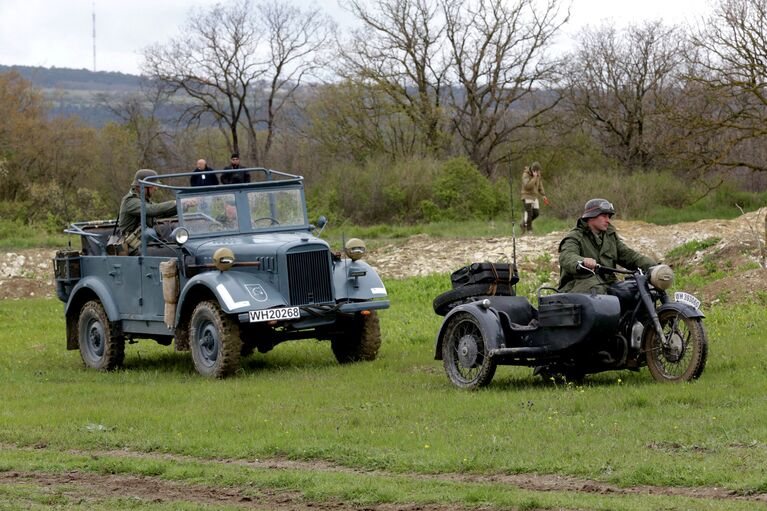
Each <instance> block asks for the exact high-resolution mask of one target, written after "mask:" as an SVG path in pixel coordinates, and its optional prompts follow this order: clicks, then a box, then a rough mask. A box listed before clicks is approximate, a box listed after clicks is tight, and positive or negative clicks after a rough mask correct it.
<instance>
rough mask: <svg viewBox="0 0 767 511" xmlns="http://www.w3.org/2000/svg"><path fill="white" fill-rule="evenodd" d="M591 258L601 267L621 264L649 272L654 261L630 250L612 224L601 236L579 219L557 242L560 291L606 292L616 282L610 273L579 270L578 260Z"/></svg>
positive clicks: (630, 268) (612, 266) (615, 278)
mask: <svg viewBox="0 0 767 511" xmlns="http://www.w3.org/2000/svg"><path fill="white" fill-rule="evenodd" d="M587 257H590V258H592V259H594V260H595V261H596V262H597V263H598V264H600V265H602V266H609V267H611V268H615V267H617V266H622V267H624V268H627V269H629V270H635V269H637V268H642V269H643V270H644V271H648V268H649V267H650V266H654V265H655V264H657V263H656V262H655V261H653V260H652V259H650V258H649V257H646V256H643V255H642V254H640V253H639V252H636V251H635V250H632V249H630V248H629V247H628V246H626V244H625V243H623V241H622V240H621V239H620V237H619V236H618V233H617V232H616V231H615V229H614V228H613V226H612V225H611V226H609V227H608V228H607V231H605V232H603V233H602V234H601V235H600V236H597V235H595V234H594V233H593V232H591V229H589V226H588V224H587V223H586V220H584V219H579V220H578V223H577V224H576V226H575V228H574V229H573V230H571V231H570V232H569V233H568V234H567V236H565V238H564V239H563V240H562V241H561V242H560V243H559V273H560V281H559V291H560V292H562V293H589V292H590V290H591V288H592V287H595V288H596V292H597V293H605V292H607V287H608V286H609V285H610V284H612V283H613V282H615V281H617V280H618V279H617V277H616V276H615V275H613V274H607V275H592V274H591V273H589V272H585V271H582V270H581V271H578V269H577V268H578V261H583V260H584V259H585V258H587Z"/></svg>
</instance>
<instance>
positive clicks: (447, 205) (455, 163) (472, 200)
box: [434, 157, 499, 220]
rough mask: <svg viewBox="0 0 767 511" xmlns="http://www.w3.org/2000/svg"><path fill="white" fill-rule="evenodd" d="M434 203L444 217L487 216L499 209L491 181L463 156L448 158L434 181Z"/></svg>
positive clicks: (484, 217) (472, 217) (489, 216)
mask: <svg viewBox="0 0 767 511" xmlns="http://www.w3.org/2000/svg"><path fill="white" fill-rule="evenodd" d="M434 197H435V203H436V204H437V206H439V207H440V208H441V209H442V211H443V219H448V220H468V219H490V218H492V217H493V216H494V215H495V214H496V213H497V212H498V210H499V207H498V198H497V196H496V193H495V192H494V191H493V187H492V185H491V184H490V182H489V181H488V180H487V178H485V177H484V176H483V175H482V173H480V171H479V169H477V167H475V166H474V165H473V164H472V163H471V162H470V161H469V160H467V159H466V158H462V157H461V158H455V159H452V160H449V161H447V162H446V163H445V164H444V165H443V166H442V169H440V173H439V176H438V177H437V180H436V181H435V183H434Z"/></svg>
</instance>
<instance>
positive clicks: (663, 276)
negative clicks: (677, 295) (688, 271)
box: [650, 264, 674, 291]
mask: <svg viewBox="0 0 767 511" xmlns="http://www.w3.org/2000/svg"><path fill="white" fill-rule="evenodd" d="M673 283H674V270H672V269H671V267H670V266H669V265H667V264H659V265H657V266H653V267H652V268H650V284H652V285H653V286H655V287H657V288H658V289H662V290H664V291H665V290H666V289H668V288H670V287H671V284H673Z"/></svg>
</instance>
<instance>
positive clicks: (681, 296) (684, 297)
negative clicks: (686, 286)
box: [674, 291, 700, 309]
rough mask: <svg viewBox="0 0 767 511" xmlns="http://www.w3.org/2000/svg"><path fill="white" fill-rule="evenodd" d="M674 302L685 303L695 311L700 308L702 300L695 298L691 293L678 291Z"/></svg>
mask: <svg viewBox="0 0 767 511" xmlns="http://www.w3.org/2000/svg"><path fill="white" fill-rule="evenodd" d="M674 300H675V301H677V302H681V303H685V304H687V305H689V306H690V307H693V308H695V309H699V308H700V300H698V299H697V298H695V297H694V296H693V295H691V294H690V293H685V292H684V291H677V292H675V293H674Z"/></svg>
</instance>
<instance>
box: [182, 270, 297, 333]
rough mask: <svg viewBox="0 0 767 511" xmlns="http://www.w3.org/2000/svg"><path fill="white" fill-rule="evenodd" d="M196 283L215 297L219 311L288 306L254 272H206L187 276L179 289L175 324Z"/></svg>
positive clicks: (273, 289) (277, 293)
mask: <svg viewBox="0 0 767 511" xmlns="http://www.w3.org/2000/svg"><path fill="white" fill-rule="evenodd" d="M197 286H204V287H206V288H207V289H209V290H210V291H211V292H212V293H213V294H214V295H215V296H216V300H218V303H219V305H220V306H221V310H223V311H224V312H225V313H227V314H233V313H237V312H245V311H248V310H251V309H267V308H271V307H281V306H284V305H287V304H286V303H285V300H284V299H283V297H282V295H281V294H280V293H279V291H277V289H276V288H275V287H274V286H273V285H272V284H270V283H269V282H267V281H265V280H263V279H260V278H259V277H258V276H257V275H255V274H253V273H250V272H244V271H237V270H227V271H223V272H222V271H207V272H203V273H199V274H197V275H195V276H194V277H192V278H191V279H189V281H188V282H187V283H186V285H185V286H184V289H182V290H181V294H180V295H179V298H178V307H177V308H176V324H179V320H180V319H181V318H180V314H181V311H182V309H183V304H184V301H185V300H186V298H187V296H188V295H189V293H190V291H191V290H192V289H193V288H195V287H197Z"/></svg>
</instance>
